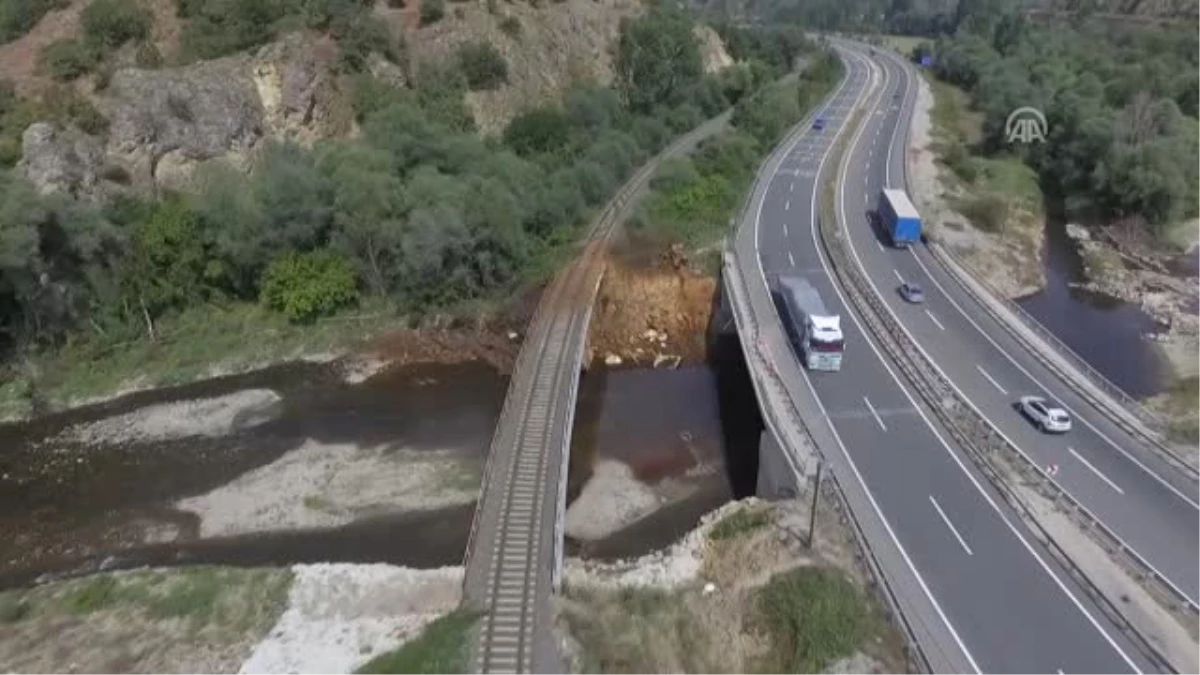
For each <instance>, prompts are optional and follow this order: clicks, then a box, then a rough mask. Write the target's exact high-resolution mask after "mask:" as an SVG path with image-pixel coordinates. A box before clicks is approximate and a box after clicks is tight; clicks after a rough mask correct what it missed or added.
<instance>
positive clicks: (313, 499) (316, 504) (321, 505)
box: [304, 495, 330, 511]
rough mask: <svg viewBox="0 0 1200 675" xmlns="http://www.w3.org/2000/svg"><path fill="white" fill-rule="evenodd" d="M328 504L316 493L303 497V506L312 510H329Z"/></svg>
mask: <svg viewBox="0 0 1200 675" xmlns="http://www.w3.org/2000/svg"><path fill="white" fill-rule="evenodd" d="M329 507H330V504H329V502H328V501H326V500H325V498H324V497H318V496H317V495H308V496H307V497H305V498H304V508H306V509H311V510H313V511H329Z"/></svg>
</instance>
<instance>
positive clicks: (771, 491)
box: [755, 429, 810, 499]
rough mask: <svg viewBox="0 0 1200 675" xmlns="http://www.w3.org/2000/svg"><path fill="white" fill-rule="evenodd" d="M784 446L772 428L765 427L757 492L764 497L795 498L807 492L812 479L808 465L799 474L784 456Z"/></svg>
mask: <svg viewBox="0 0 1200 675" xmlns="http://www.w3.org/2000/svg"><path fill="white" fill-rule="evenodd" d="M784 452H786V451H785V450H784V449H783V446H782V445H780V443H779V439H778V438H776V437H775V434H774V433H772V432H771V430H770V429H763V430H762V434H761V435H760V436H759V441H758V485H757V488H756V489H755V494H756V495H757V496H759V497H761V498H762V499H795V498H796V497H799V496H800V494H801V493H802V492H805V489H804V488H805V487H807V485H808V483H809V482H810V481H808V480H805V479H806V478H807V476H808V473H810V472H809V471H807V469H808V467H804V469H805V474H804V476H797V475H796V472H795V471H793V470H792V466H791V464H789V463H788V460H787V458H786V457H784Z"/></svg>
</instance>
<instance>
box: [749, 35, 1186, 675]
mask: <svg viewBox="0 0 1200 675" xmlns="http://www.w3.org/2000/svg"><path fill="white" fill-rule="evenodd" d="M839 51H841V54H842V56H843V60H844V62H845V63H846V67H847V69H848V70H849V73H848V82H849V83H850V84H849V85H847V86H846V87H844V88H843V90H842V92H841V93H840V94H839V95H838V96H835V97H834V98H833V103H832V104H831V105H830V106H829V107H828V108H827V109H826V110H825V111H824V113H823V115H824V117H825V118H826V120H827V125H826V127H825V129H824V130H823V131H819V132H818V131H815V130H814V131H809V132H807V133H804V134H802V135H800V136H798V137H797V138H796V140H795V141H794V143H793V145H792V146H791V147H790V148H789V149H788V150H787V155H786V158H785V159H784V160H783V161H782V163H780V164H778V165H775V166H771V165H770V164H768V169H767V170H769V171H771V173H770V175H764V176H760V180H762V181H765V182H766V183H767V185H766V187H765V188H763V192H762V195H761V200H760V201H758V203H752V204H751V207H750V208H749V209H748V211H747V213H748V216H747V218H748V222H743V223H742V224H741V227H743V228H745V227H751V228H754V231H755V235H756V239H757V251H758V257H759V262H760V264H761V268H762V273H764V275H765V277H766V278H767V279H771V278H772V276H773V275H775V274H778V273H781V272H782V273H800V274H803V275H804V276H805V277H807V278H808V279H809V280H810V281H811V282H812V283H813V284H814V285H815V286H816V287H817V288H818V290H819V291H820V293H821V295H822V296H823V297H824V299H825V302H826V304H827V305H828V306H829V308H830V310H831V311H833V312H837V313H839V314H841V316H842V317H843V330H844V331H845V336H846V339H845V342H846V350H845V360H844V362H843V366H842V370H841V371H840V372H835V373H809V372H807V371H804V370H802V369H799V372H800V373H801V377H799V378H795V381H789V382H787V383H786V384H785V386H786V387H788V388H789V392H790V395H791V396H792V398H793V400H798V399H799V398H801V397H805V396H808V395H810V394H815V396H816V397H817V399H818V400H819V402H820V405H821V407H822V409H823V410H822V412H823V414H824V415H825V416H826V417H827V418H828V421H829V423H830V425H831V427H832V429H833V433H834V436H835V438H836V441H837V445H838V448H837V450H836V451H837V452H838V453H839V455H840V456H839V457H838V458H837V461H835V462H834V463H835V466H842V465H845V466H849V467H850V472H848V473H845V474H844V475H843V480H849V479H851V477H853V479H855V480H858V481H860V482H861V485H862V487H863V488H864V489H865V490H866V491H867V493H868V495H869V498H870V501H871V504H872V507H873V509H874V510H875V511H876V513H877V514H878V515H879V517H881V518H882V520H883V521H884V525H885V528H886V531H887V533H888V536H889V537H890V538H891V539H892V540H893V542H894V543H895V545H896V547H897V548H898V549H899V551H900V555H901V558H902V560H896V561H891V563H890V564H896V565H903V566H905V567H906V568H907V569H908V570H910V571H911V572H912V573H913V574H914V576H915V577H916V578H917V579H918V581H919V584H920V587H921V590H922V592H923V593H924V594H925V595H927V596H928V598H929V600H930V602H931V605H932V606H933V608H934V610H935V612H936V615H937V617H936V619H935V620H936V621H940V622H941V623H942V624H944V625H945V627H946V629H947V632H948V633H949V634H950V635H951V636H952V638H953V641H954V643H955V644H956V646H957V648H958V649H959V650H961V652H962V654H963V656H964V657H965V660H966V661H967V662H968V663H969V666H970V667H971V668H972V669H974V670H976V671H980V672H1095V673H1109V672H1140V668H1141V667H1143V664H1142V661H1141V660H1140V656H1139V655H1138V654H1136V653H1135V652H1134V650H1133V649H1132V648H1131V647H1130V646H1129V645H1128V643H1127V642H1126V641H1125V640H1124V638H1123V637H1122V636H1121V635H1120V634H1119V633H1118V632H1117V631H1116V630H1115V629H1114V628H1113V626H1112V625H1111V624H1110V623H1108V621H1107V620H1106V619H1105V618H1104V617H1103V615H1101V614H1100V613H1099V612H1098V611H1097V610H1096V609H1095V608H1094V607H1093V606H1092V605H1091V604H1090V602H1089V601H1088V600H1087V599H1086V597H1085V596H1084V595H1083V594H1082V592H1081V591H1080V590H1079V589H1078V588H1077V587H1076V586H1075V585H1074V584H1073V583H1072V582H1071V581H1070V580H1069V579H1068V578H1067V577H1066V575H1065V574H1064V573H1063V572H1062V571H1061V570H1059V569H1058V568H1057V567H1056V566H1055V565H1054V563H1053V562H1052V561H1051V559H1050V558H1049V556H1048V555H1047V554H1046V553H1045V551H1044V550H1042V549H1041V548H1040V546H1039V545H1038V544H1037V543H1036V542H1035V541H1034V540H1033V539H1032V538H1031V537H1030V536H1029V534H1028V533H1027V532H1026V531H1025V530H1024V529H1023V526H1022V525H1021V524H1020V522H1019V521H1018V520H1017V518H1016V517H1015V516H1014V515H1013V514H1012V513H1011V512H1010V511H1008V509H1007V508H1005V507H1004V506H1002V505H1001V504H1000V501H999V499H998V497H996V496H995V494H994V493H993V492H992V491H991V489H990V488H989V487H988V486H986V485H984V483H983V480H982V479H981V478H980V477H979V475H978V473H977V471H976V470H975V469H974V467H973V466H971V465H970V464H969V460H964V459H962V457H963V453H962V452H961V451H960V450H959V449H958V448H955V447H953V446H952V445H951V444H950V443H949V442H948V441H947V440H946V439H947V438H948V435H947V434H946V433H945V432H944V431H942V430H941V429H940V428H939V427H938V425H937V424H936V423H934V422H933V420H932V419H931V415H930V414H929V413H928V412H927V411H926V410H925V409H924V408H923V406H922V404H920V403H919V402H918V400H917V398H916V396H915V395H914V394H913V393H912V392H911V391H909V389H908V387H907V386H906V385H905V384H904V383H903V382H902V381H901V380H900V378H899V376H898V375H897V374H896V373H895V372H894V371H893V369H892V367H891V366H890V365H889V363H888V362H887V360H886V359H885V358H884V357H883V356H882V355H881V354H880V353H879V352H878V351H877V348H876V346H875V345H874V344H873V343H872V340H871V338H870V337H868V336H867V335H866V334H865V332H864V330H863V329H862V326H861V325H860V324H859V318H858V317H857V316H856V314H855V312H854V311H853V309H852V308H850V307H848V306H847V304H846V302H845V301H844V300H843V298H842V295H841V292H840V290H839V289H838V288H837V287H836V286H835V284H834V283H833V282H832V281H831V274H830V268H829V261H828V260H826V259H825V256H824V254H823V252H822V250H821V247H820V246H819V245H818V239H817V237H818V236H819V235H818V232H817V230H816V223H817V215H818V212H819V208H818V203H817V199H818V197H819V196H820V195H819V187H818V186H819V185H820V182H819V181H820V179H821V177H822V176H826V175H829V174H830V172H833V171H838V169H839V167H837V166H833V165H832V162H828V161H826V160H827V159H828V158H829V157H830V156H831V149H832V146H833V143H832V140H833V139H834V138H835V136H836V135H837V134H838V133H839V131H840V130H841V129H842V128H843V127H844V126H846V125H847V123H848V122H849V121H850V119H851V114H852V113H851V109H852V108H853V107H854V106H852V105H850V104H851V103H855V102H858V103H863V104H865V105H864V107H865V108H866V109H867V110H868V111H869V112H868V114H867V115H866V116H865V117H864V120H865V121H869V122H870V123H869V124H866V125H864V126H863V127H862V128H861V130H860V131H859V132H858V133H857V134H856V135H855V136H853V137H852V138H850V139H849V140H851V141H852V142H853V147H859V146H860V145H861V144H863V143H869V142H871V140H872V138H871V137H872V136H873V135H874V126H875V125H877V124H878V123H879V122H881V121H882V120H883V119H884V118H885V116H886V115H885V112H886V108H887V107H888V105H889V104H890V102H891V93H890V92H891V91H892V90H893V89H894V87H895V86H896V84H895V83H894V82H893V79H894V78H890V77H889V73H890V72H893V71H889V70H884V69H879V68H877V67H876V66H875V65H874V64H873V63H872V62H871V61H870V59H868V58H867V56H866V55H865V53H862V52H860V51H858V50H856V49H845V48H839ZM897 81H899V80H897ZM905 86H907V85H905ZM885 92H888V93H886V94H885ZM868 129H870V131H868ZM868 134H870V135H868ZM850 164H851V165H853V164H854V162H853V160H852V161H851V163H850ZM849 171H850V172H851V173H853V171H854V169H853V167H852V166H851V168H850V169H849ZM859 199H860V200H861V199H862V197H859ZM859 204H862V202H861V201H860V202H859ZM858 215H859V214H858V213H845V214H842V218H844V219H848V222H850V223H853V222H855V221H856V220H857V217H858ZM775 320H778V319H777V318H776V319H775ZM802 388H803V389H807V391H801V389H802ZM826 452H827V453H828V452H830V450H828V449H826ZM843 462H844V463H843ZM839 474H841V471H840V470H839ZM1193 569H1194V568H1193Z"/></svg>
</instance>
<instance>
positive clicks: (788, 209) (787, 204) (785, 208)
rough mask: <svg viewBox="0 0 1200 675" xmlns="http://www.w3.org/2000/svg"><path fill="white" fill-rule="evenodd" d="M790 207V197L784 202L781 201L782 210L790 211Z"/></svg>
mask: <svg viewBox="0 0 1200 675" xmlns="http://www.w3.org/2000/svg"><path fill="white" fill-rule="evenodd" d="M791 208H792V200H790V199H789V200H787V201H786V202H784V203H783V210H784V211H790V210H791Z"/></svg>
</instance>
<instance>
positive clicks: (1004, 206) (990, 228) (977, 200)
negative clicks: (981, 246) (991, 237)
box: [955, 194, 1008, 232]
mask: <svg viewBox="0 0 1200 675" xmlns="http://www.w3.org/2000/svg"><path fill="white" fill-rule="evenodd" d="M955 207H956V209H957V210H958V212H959V213H961V214H963V215H964V216H966V217H967V219H968V220H970V221H971V222H972V223H973V224H974V225H975V227H978V228H979V229H981V230H985V231H987V232H999V231H1001V230H1003V229H1004V224H1005V222H1006V221H1007V220H1008V202H1007V201H1005V199H1004V198H1003V197H1001V196H1000V195H993V194H984V195H979V196H977V197H971V198H968V199H963V200H959V201H958V203H957V204H955Z"/></svg>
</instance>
